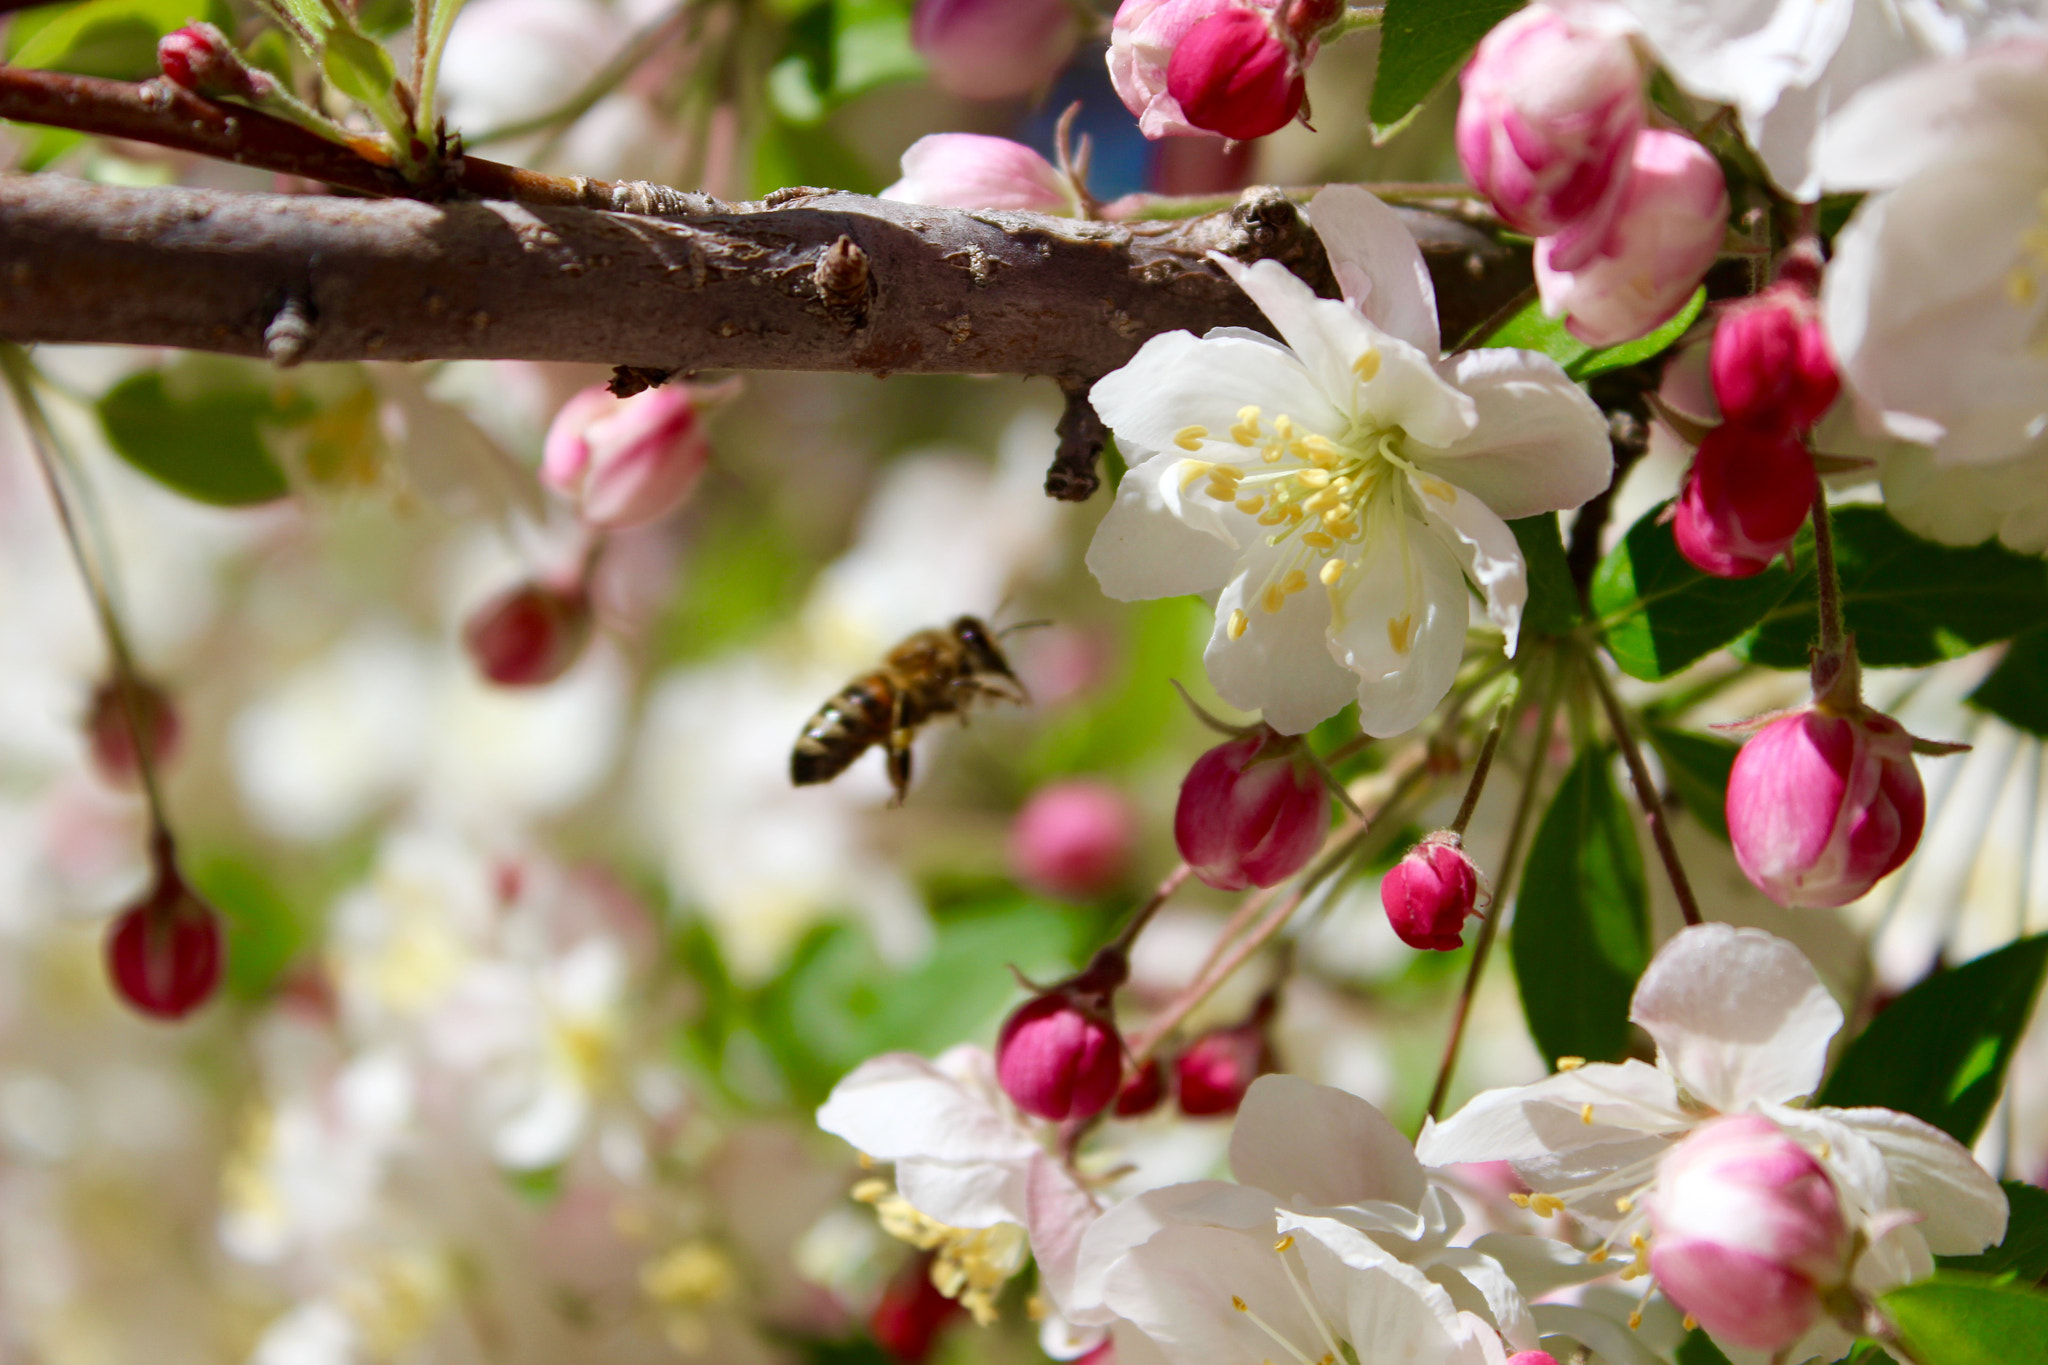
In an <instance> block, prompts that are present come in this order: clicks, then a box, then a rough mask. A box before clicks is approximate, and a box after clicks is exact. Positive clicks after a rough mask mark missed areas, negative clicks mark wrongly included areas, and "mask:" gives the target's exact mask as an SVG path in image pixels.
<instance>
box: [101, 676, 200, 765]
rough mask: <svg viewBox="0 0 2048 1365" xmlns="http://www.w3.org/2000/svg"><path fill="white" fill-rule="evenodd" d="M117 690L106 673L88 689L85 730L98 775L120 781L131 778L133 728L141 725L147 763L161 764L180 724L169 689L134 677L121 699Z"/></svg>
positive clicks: (174, 747)
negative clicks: (125, 698) (88, 706)
mask: <svg viewBox="0 0 2048 1365" xmlns="http://www.w3.org/2000/svg"><path fill="white" fill-rule="evenodd" d="M123 690H124V689H123V688H122V687H121V685H120V684H119V683H118V682H116V681H115V680H113V679H111V678H110V679H108V680H107V681H106V682H103V683H101V684H100V685H99V686H98V687H95V688H94V689H93V691H92V708H91V710H90V711H89V712H88V713H87V715H86V720H85V734H86V742H87V744H88V745H89V747H90V749H91V751H92V762H93V767H95V768H97V769H98V770H99V774H100V776H101V777H104V778H106V779H107V781H109V782H114V783H118V784H123V785H125V784H127V783H130V782H133V781H135V780H136V777H137V764H136V762H135V727H137V726H140V727H141V730H142V742H143V744H144V746H145V748H146V751H147V752H148V754H149V761H150V764H151V766H152V767H157V768H161V767H162V766H163V765H164V764H165V763H166V762H168V761H169V759H170V757H171V755H172V754H173V753H175V752H177V748H178V740H179V739H180V737H181V736H182V734H183V726H182V724H181V723H180V722H179V719H178V708H177V707H176V706H175V705H173V704H172V702H171V698H170V694H169V693H167V692H165V691H164V690H163V689H162V688H161V687H158V686H157V685H156V684H155V683H152V682H146V681H143V680H141V679H137V680H135V681H134V682H133V683H131V684H130V685H129V687H128V688H127V689H125V690H126V692H127V694H128V696H127V700H125V701H124V700H123V698H122V692H123ZM131 712H132V714H131Z"/></svg>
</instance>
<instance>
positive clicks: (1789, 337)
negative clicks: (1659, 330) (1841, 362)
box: [1707, 283, 1842, 431]
mask: <svg viewBox="0 0 2048 1365" xmlns="http://www.w3.org/2000/svg"><path fill="white" fill-rule="evenodd" d="M1707 365H1708V373H1709V374H1710V375H1711V376H1712V378H1713V381H1714V400H1715V401H1716V402H1717V403H1719V404H1720V406H1721V415H1722V416H1723V417H1725V418H1727V419H1728V420H1729V421H1731V422H1745V423H1748V424H1749V425H1750V426H1754V427H1763V428H1767V429H1771V430H1778V431H1805V430H1807V429H1808V428H1810V427H1812V426H1813V424H1814V423H1815V422H1818V421H1819V420H1820V419H1821V415H1822V414H1823V413H1825V412H1826V411H1827V410H1828V408H1829V407H1830V406H1831V405H1832V404H1833V403H1834V401H1835V395H1836V394H1838V393H1840V392H1841V391H1842V379H1841V376H1840V375H1838V374H1837V373H1835V362H1834V359H1833V357H1832V356H1830V355H1829V354H1828V341H1827V336H1826V334H1825V333H1824V332H1823V331H1822V330H1821V325H1820V310H1819V309H1818V308H1817V307H1815V305H1814V300H1813V295H1812V293H1811V292H1809V291H1808V290H1805V289H1802V288H1800V287H1799V286H1797V285H1794V284H1787V283H1780V284H1774V285H1772V286H1771V287H1770V288H1769V289H1766V290H1765V291H1764V292H1763V293H1761V294H1758V295H1757V296H1756V297H1755V298H1752V299H1746V300H1744V301H1743V302H1741V303H1738V304H1736V305H1734V306H1733V307H1732V308H1729V309H1728V310H1727V311H1726V312H1724V313H1722V314H1721V318H1720V321H1719V322H1718V323H1716V324H1715V326H1714V344H1713V350H1712V352H1711V354H1710V358H1709V359H1708V362H1707Z"/></svg>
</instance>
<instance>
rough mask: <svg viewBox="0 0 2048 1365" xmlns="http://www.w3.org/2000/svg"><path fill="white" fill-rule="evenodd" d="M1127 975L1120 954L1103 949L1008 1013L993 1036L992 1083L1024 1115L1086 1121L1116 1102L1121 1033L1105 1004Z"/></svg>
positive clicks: (1120, 1076) (1121, 1056) (1121, 1066)
mask: <svg viewBox="0 0 2048 1365" xmlns="http://www.w3.org/2000/svg"><path fill="white" fill-rule="evenodd" d="M1129 975H1130V966H1129V964H1128V963H1127V962H1126V961H1125V959H1124V955H1123V952H1122V950H1120V949H1117V948H1104V949H1103V950H1102V951H1101V952H1099V953H1097V954H1096V955H1095V960H1094V961H1092V962H1090V963H1089V964H1088V966H1087V967H1086V968H1085V969H1084V970H1082V971H1081V972H1080V973H1079V974H1078V975H1076V976H1073V977H1069V978H1068V979H1067V980H1065V981H1062V982H1061V983H1060V984H1059V985H1057V986H1054V987H1052V988H1050V989H1048V990H1045V991H1041V992H1040V993H1039V994H1037V995H1036V996H1033V997H1032V998H1031V999H1029V1000H1027V1001H1025V1002H1024V1003H1023V1004H1022V1005H1019V1006H1018V1007H1017V1008H1016V1009H1015V1010H1014V1011H1012V1012H1011V1014H1010V1017H1009V1018H1008V1019H1006V1020H1004V1021H1003V1028H1002V1032H1001V1033H999V1034H997V1035H996V1081H997V1082H998V1083H999V1084H1000V1085H1001V1086H1002V1087H1003V1093H1004V1094H1006V1095H1008V1096H1009V1097H1010V1099H1011V1100H1012V1101H1014V1102H1015V1103H1016V1105H1017V1107H1018V1108H1019V1109H1022V1110H1023V1111H1024V1112H1025V1113H1027V1114H1035V1115H1037V1116H1038V1117H1039V1118H1042V1119H1066V1118H1075V1119H1085V1118H1092V1117H1094V1116H1095V1115H1096V1114H1099V1113H1101V1112H1102V1110H1103V1109H1104V1108H1105V1107H1107V1106H1108V1104H1109V1102H1110V1101H1111V1100H1113V1099H1115V1098H1116V1092H1117V1086H1118V1084H1119V1083H1120V1082H1121V1081H1122V1080H1123V1074H1124V1041H1123V1035H1121V1034H1119V1033H1118V1032H1117V1030H1116V1020H1115V1018H1114V1016H1113V1014H1112V1013H1111V1004H1110V998H1111V996H1113V995H1114V994H1115V992H1116V988H1117V987H1118V986H1121V985H1122V984H1123V983H1124V980H1125V978H1126V977H1128V976H1129Z"/></svg>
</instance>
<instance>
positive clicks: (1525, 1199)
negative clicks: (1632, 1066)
mask: <svg viewBox="0 0 2048 1365" xmlns="http://www.w3.org/2000/svg"><path fill="white" fill-rule="evenodd" d="M1330 562H1331V563H1333V564H1334V563H1337V562H1338V561H1336V560H1331V561H1330ZM1508 1202H1509V1203H1510V1204H1513V1205H1514V1206H1515V1207H1516V1208H1518V1209H1526V1208H1528V1207H1529V1205H1531V1204H1533V1203H1535V1202H1536V1201H1535V1200H1533V1199H1531V1198H1530V1197H1529V1196H1528V1195H1526V1194H1522V1193H1521V1192H1519V1191H1517V1192H1516V1193H1514V1194H1511V1195H1509V1196H1508Z"/></svg>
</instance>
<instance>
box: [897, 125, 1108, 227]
mask: <svg viewBox="0 0 2048 1365" xmlns="http://www.w3.org/2000/svg"><path fill="white" fill-rule="evenodd" d="M901 165H902V169H903V176H902V178H901V179H899V180H898V181H897V182H896V183H895V184H893V185H891V186H889V188H887V189H885V190H883V191H882V193H881V197H882V198H884V199H898V200H902V201H903V202H904V203H907V204H934V205H937V206H938V207H940V208H953V209H1023V210H1028V211H1030V212H1035V213H1060V214H1068V215H1071V214H1072V213H1073V212H1074V196H1073V192H1072V190H1071V189H1070V188H1069V187H1068V185H1067V182H1066V179H1065V177H1063V176H1062V175H1061V174H1060V173H1059V170H1058V168H1057V167H1055V166H1054V165H1053V164H1052V163H1051V162H1050V161H1047V160H1046V159H1045V158H1044V157H1042V156H1040V155H1039V154H1038V153H1037V152H1035V151H1033V150H1032V149H1031V148H1029V147H1026V146H1025V145H1024V144H1023V143H1021V142H1012V141H1011V140H1010V139H1008V138H1006V137H988V136H985V135H983V134H981V133H927V134H925V135H924V136H923V137H921V138H919V139H918V140H917V141H915V142H913V143H911V144H910V146H909V148H908V149H907V150H906V151H905V152H904V153H903V158H902V162H901Z"/></svg>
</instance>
